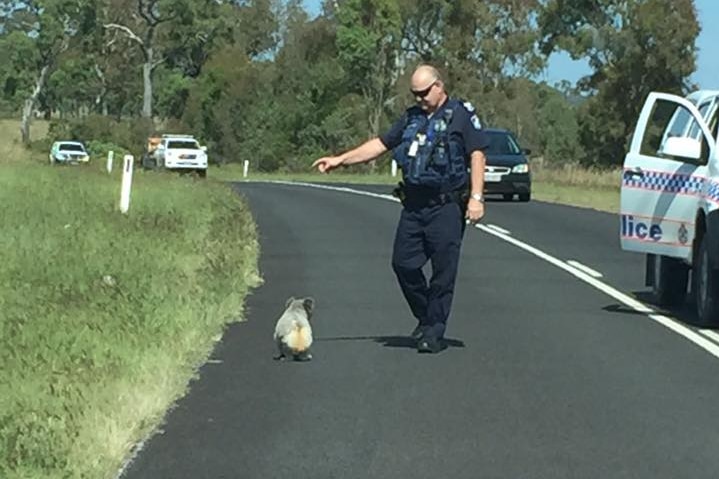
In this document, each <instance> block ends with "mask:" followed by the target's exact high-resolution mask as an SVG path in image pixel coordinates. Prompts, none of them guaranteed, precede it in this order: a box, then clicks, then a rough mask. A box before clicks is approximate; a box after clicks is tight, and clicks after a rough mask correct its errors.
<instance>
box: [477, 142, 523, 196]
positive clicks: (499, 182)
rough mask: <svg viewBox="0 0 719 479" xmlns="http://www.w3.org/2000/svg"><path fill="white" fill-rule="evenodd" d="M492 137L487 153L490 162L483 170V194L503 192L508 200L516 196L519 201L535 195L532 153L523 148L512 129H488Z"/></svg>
mask: <svg viewBox="0 0 719 479" xmlns="http://www.w3.org/2000/svg"><path fill="white" fill-rule="evenodd" d="M484 131H485V132H486V133H487V135H488V136H489V148H488V149H487V150H486V151H485V152H484V154H485V156H486V157H487V165H486V167H485V170H484V193H485V194H488V195H489V194H501V195H502V196H503V197H504V199H505V200H508V201H510V200H512V199H513V198H514V196H515V195H517V197H518V198H519V201H529V199H530V198H531V197H532V178H531V174H530V173H529V162H528V161H527V157H526V156H525V155H528V154H529V153H530V151H529V150H527V149H522V148H521V147H520V146H519V142H517V139H516V138H515V137H514V135H513V134H512V133H511V132H510V131H509V130H504V129H500V128H485V130H484Z"/></svg>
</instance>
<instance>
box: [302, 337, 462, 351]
mask: <svg viewBox="0 0 719 479" xmlns="http://www.w3.org/2000/svg"><path fill="white" fill-rule="evenodd" d="M314 340H315V341H374V342H375V343H378V344H381V345H382V346H384V347H386V348H408V349H415V348H416V347H417V341H415V340H414V339H412V338H410V337H409V336H335V337H328V338H314ZM444 341H445V343H447V346H448V347H450V348H463V347H464V341H460V340H459V339H450V338H445V339H444Z"/></svg>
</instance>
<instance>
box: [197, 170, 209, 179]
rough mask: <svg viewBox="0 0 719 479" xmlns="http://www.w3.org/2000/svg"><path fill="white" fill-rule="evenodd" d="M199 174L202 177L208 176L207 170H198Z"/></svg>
mask: <svg viewBox="0 0 719 479" xmlns="http://www.w3.org/2000/svg"><path fill="white" fill-rule="evenodd" d="M197 174H198V175H199V177H200V178H207V170H197Z"/></svg>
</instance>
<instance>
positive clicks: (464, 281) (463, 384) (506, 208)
mask: <svg viewBox="0 0 719 479" xmlns="http://www.w3.org/2000/svg"><path fill="white" fill-rule="evenodd" d="M236 188H237V190H238V191H239V192H240V193H241V194H242V195H245V196H246V198H247V200H248V201H249V204H250V206H251V209H252V211H253V214H254V216H255V218H256V221H257V223H258V225H259V232H260V240H261V249H262V253H261V261H260V266H261V271H262V276H263V278H264V280H265V284H264V285H263V286H262V287H261V288H259V289H257V290H256V291H255V292H254V293H253V294H252V295H251V296H250V297H249V300H248V310H247V321H246V322H244V323H240V324H235V325H233V326H231V327H230V328H229V329H228V331H227V334H226V335H225V337H224V339H223V340H222V342H221V343H220V344H219V346H218V348H217V350H216V351H215V353H214V355H213V359H214V361H212V362H211V363H208V364H206V365H205V366H204V367H203V368H202V369H201V374H200V379H199V380H197V381H195V382H193V384H192V385H191V386H192V387H191V391H190V393H189V394H188V395H187V396H186V397H185V398H184V399H183V400H181V401H180V402H179V404H178V405H177V407H176V408H175V409H174V410H173V411H172V412H170V413H169V414H168V417H167V422H166V424H165V425H164V426H163V427H162V431H161V433H159V434H157V435H155V436H153V437H152V438H150V439H149V440H148V441H147V442H146V443H145V444H144V447H143V448H142V450H141V451H140V452H139V453H138V455H137V457H136V458H135V459H134V461H133V462H132V463H131V464H130V465H129V466H128V467H127V468H126V470H125V473H124V474H123V478H127V479H141V478H148V479H149V478H152V479H159V478H262V479H269V478H289V477H291V478H313V479H319V478H417V479H420V478H551V479H558V478H603V479H604V478H644V477H646V478H672V479H676V478H692V479H697V478H715V477H718V476H719V453H718V452H717V451H719V433H718V432H717V431H719V417H718V416H717V415H715V414H714V411H713V407H712V406H711V405H712V404H713V403H714V402H717V400H718V399H719V381H717V379H716V378H717V376H718V375H719V359H718V358H717V357H715V356H713V355H711V354H709V353H708V352H707V350H706V349H703V348H701V347H699V346H697V345H696V344H695V343H692V342H690V341H688V340H687V339H686V338H685V337H683V336H680V335H679V334H677V333H676V332H673V331H671V330H670V329H668V328H666V327H664V326H662V325H660V324H658V323H657V322H656V321H654V320H652V319H650V318H649V317H648V316H646V315H645V314H640V313H637V312H636V311H633V310H632V309H631V308H630V307H627V306H626V305H624V304H621V303H620V302H618V301H617V300H615V299H614V298H612V297H610V296H608V295H607V294H606V293H605V292H602V291H600V290H599V289H597V288H596V287H593V286H592V285H590V284H587V282H583V281H580V280H579V279H577V277H575V276H574V275H572V274H569V273H568V272H566V271H564V270H562V269H560V268H558V267H557V266H556V265H553V264H551V263H550V262H548V261H547V260H546V259H542V258H540V257H538V256H537V255H536V254H532V253H530V252H528V251H526V250H525V249H522V248H519V247H517V246H516V245H514V244H511V243H509V242H507V241H505V240H504V239H502V238H501V237H498V236H496V235H493V234H489V233H487V232H485V231H481V230H477V229H474V228H470V229H468V230H467V234H466V237H465V242H464V245H463V252H462V260H461V265H460V274H459V278H458V286H457V291H456V295H455V301H454V307H453V313H452V316H451V318H450V323H449V327H448V332H447V335H448V337H449V338H451V347H450V348H449V349H447V350H446V351H444V352H442V353H441V354H439V355H434V356H433V355H419V354H417V353H416V351H415V350H414V349H412V348H411V347H410V346H411V343H410V342H409V340H408V339H407V338H406V336H407V335H408V334H409V332H410V331H411V330H412V328H413V326H414V324H413V320H412V318H411V315H410V313H409V310H408V308H407V306H406V304H405V303H404V300H403V298H402V297H401V294H400V291H399V287H398V286H397V284H396V282H395V279H394V276H393V273H392V271H391V268H390V265H389V259H390V252H391V246H392V239H393V234H394V228H395V225H396V221H397V218H398V215H399V211H400V210H399V205H397V204H396V203H392V202H389V201H386V200H383V199H378V198H372V197H365V196H357V195H353V194H350V193H346V192H336V191H329V190H322V189H313V188H307V187H301V186H289V185H274V184H273V185H270V184H260V183H243V184H238V185H236ZM364 189H367V190H375V191H378V192H381V193H387V192H388V189H389V188H387V187H376V188H375V187H364ZM483 223H484V224H492V225H497V226H499V227H501V228H504V229H505V230H508V231H509V232H510V235H511V237H512V238H516V239H518V240H521V241H522V242H524V243H526V244H529V245H531V246H533V247H536V248H538V249H539V250H541V251H542V252H543V253H546V254H547V255H550V256H551V257H553V258H556V259H558V260H561V261H565V260H576V261H580V262H581V263H582V264H584V265H586V266H589V267H591V268H593V269H594V270H597V271H598V272H601V273H602V274H603V277H602V278H601V281H603V282H604V283H606V284H607V285H611V286H613V287H614V288H616V289H617V290H619V291H622V292H625V293H628V294H629V295H632V294H635V295H636V293H639V297H640V299H642V294H641V293H642V292H643V291H644V290H645V288H644V286H643V259H642V257H641V256H639V255H635V254H629V253H622V252H621V251H620V249H619V244H618V218H617V216H616V215H609V214H605V213H599V212H595V211H591V210H583V209H577V208H570V207H564V206H557V205H550V204H545V203H541V202H535V201H533V202H530V203H517V202H513V203H504V202H488V203H487V217H486V219H485V221H484V222H483ZM291 295H295V296H302V295H312V296H313V297H314V298H315V299H316V301H317V309H316V316H315V318H314V324H313V325H314V333H315V338H316V342H315V345H314V347H313V349H314V356H315V357H314V360H313V361H312V362H309V363H283V362H277V361H273V360H272V354H273V343H272V340H271V337H272V331H273V327H274V323H275V320H276V319H277V317H278V316H279V314H280V313H281V311H282V309H283V306H284V302H285V300H286V299H287V297H289V296H291ZM672 314H675V316H676V315H679V316H680V318H681V316H682V315H683V314H685V313H683V312H681V311H680V312H675V313H672ZM683 319H686V318H683Z"/></svg>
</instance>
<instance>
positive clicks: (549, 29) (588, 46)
mask: <svg viewBox="0 0 719 479" xmlns="http://www.w3.org/2000/svg"><path fill="white" fill-rule="evenodd" d="M539 25H540V28H541V29H542V32H543V42H542V43H543V51H544V52H545V53H547V54H549V53H551V52H552V51H554V50H555V49H563V50H566V51H568V52H569V53H570V55H571V56H572V57H573V58H575V59H576V58H580V57H585V58H587V59H588V60H589V64H590V66H591V67H592V69H593V72H592V73H591V74H590V75H588V76H587V77H585V78H583V79H582V80H581V81H580V82H579V84H578V87H579V89H580V91H582V93H584V94H585V95H588V96H591V98H590V99H589V100H588V101H587V102H586V103H585V104H584V105H583V106H582V108H581V109H580V137H581V142H582V146H583V148H584V150H585V153H586V156H585V158H584V160H585V162H587V163H590V164H597V165H612V164H619V163H621V161H622V158H623V156H624V152H625V151H626V146H627V142H628V141H629V138H630V136H631V132H632V129H633V127H634V122H635V121H636V118H637V115H638V114H639V110H640V109H641V107H642V104H643V102H644V99H645V98H646V96H647V94H648V93H649V92H651V91H653V90H660V91H666V92H674V93H679V94H682V93H686V91H687V90H688V89H689V88H690V87H691V85H690V84H689V81H688V78H689V75H690V74H691V73H692V72H693V71H694V69H695V56H696V47H695V41H696V37H697V35H698V33H699V25H698V23H697V19H696V11H695V8H694V3H693V2H692V1H691V0H676V1H674V0H638V1H633V2H627V1H623V0H599V1H595V2H570V1H566V0H550V1H549V2H548V3H547V6H546V9H545V10H544V11H543V13H542V15H541V16H540V18H539Z"/></svg>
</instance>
